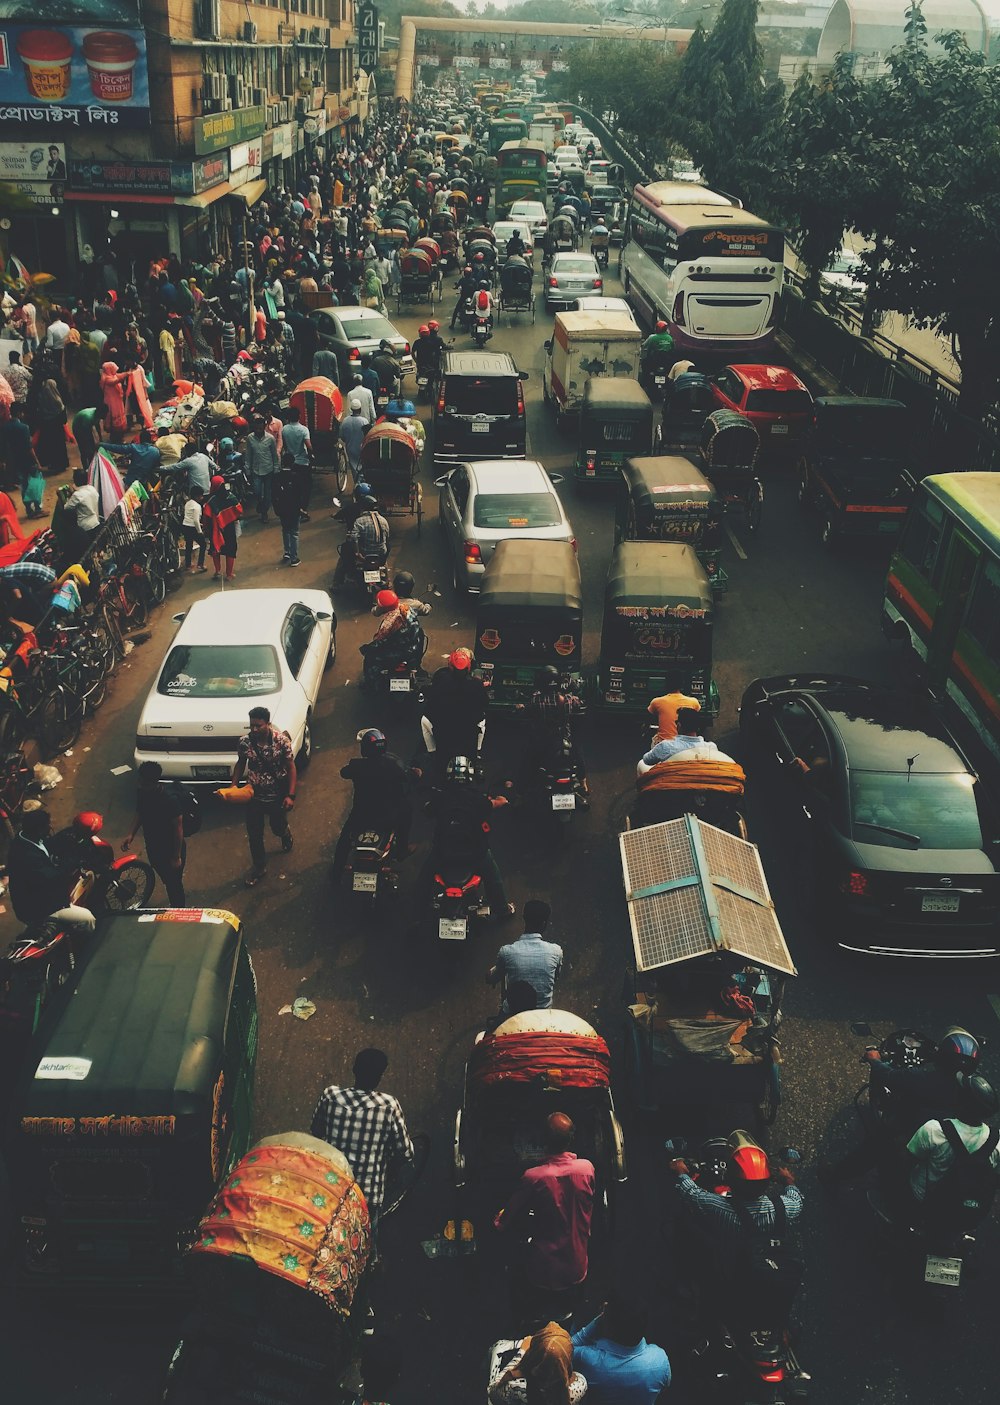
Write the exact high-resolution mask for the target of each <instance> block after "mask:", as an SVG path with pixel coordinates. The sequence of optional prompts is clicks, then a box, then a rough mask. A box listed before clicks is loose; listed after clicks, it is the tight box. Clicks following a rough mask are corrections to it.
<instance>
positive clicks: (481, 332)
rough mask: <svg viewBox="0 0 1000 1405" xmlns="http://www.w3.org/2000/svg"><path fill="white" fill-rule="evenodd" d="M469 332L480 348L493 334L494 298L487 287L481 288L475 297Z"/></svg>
mask: <svg viewBox="0 0 1000 1405" xmlns="http://www.w3.org/2000/svg"><path fill="white" fill-rule="evenodd" d="M469 332H470V334H471V336H472V340H473V341H474V342H475V344H476V346H477V347H478V348H479V349H480V350H482V348H483V347H484V346H485V345H486V343H487V342H488V341H489V340H490V338H491V337H492V335H493V298H492V296H491V294H490V293H489V292H488V291H487V290H486V289H485V288H480V290H479V292H478V293H476V295H475V297H474V298H473V307H472V316H471V321H470V326H469Z"/></svg>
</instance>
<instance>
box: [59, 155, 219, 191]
mask: <svg viewBox="0 0 1000 1405" xmlns="http://www.w3.org/2000/svg"><path fill="white" fill-rule="evenodd" d="M228 176H229V155H228V152H221V153H220V154H219V155H217V156H207V157H203V158H202V159H201V160H197V161H92V160H90V159H89V158H88V159H85V160H84V159H79V158H74V157H70V160H69V185H70V189H71V190H78V191H84V192H88V193H90V194H94V195H132V194H135V195H164V196H168V195H200V194H201V193H202V192H203V191H205V190H211V188H212V187H213V186H215V185H221V184H222V182H223V181H224V180H226V179H227V178H228Z"/></svg>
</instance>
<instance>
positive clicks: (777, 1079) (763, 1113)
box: [757, 1063, 781, 1127]
mask: <svg viewBox="0 0 1000 1405" xmlns="http://www.w3.org/2000/svg"><path fill="white" fill-rule="evenodd" d="M780 1106H781V1068H780V1066H779V1065H778V1064H776V1063H772V1064H770V1065H769V1066H768V1069H767V1078H766V1081H765V1083H764V1092H763V1096H762V1097H761V1100H760V1102H759V1103H758V1104H757V1115H758V1116H759V1118H760V1120H761V1122H762V1123H763V1124H764V1126H765V1127H772V1126H773V1125H774V1119H775V1118H776V1117H777V1115H778V1108H779V1107H780Z"/></svg>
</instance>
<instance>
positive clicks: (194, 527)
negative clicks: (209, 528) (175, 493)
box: [181, 488, 208, 575]
mask: <svg viewBox="0 0 1000 1405" xmlns="http://www.w3.org/2000/svg"><path fill="white" fill-rule="evenodd" d="M204 509H205V494H204V493H203V492H202V491H201V489H200V488H189V489H188V496H187V501H186V502H185V504H184V519H183V521H182V522H181V532H182V533H183V535H184V567H185V569H186V570H188V571H190V573H191V575H204V573H205V572H206V571H207V570H208V567H207V566H206V565H205V552H206V551H207V550H208V538H207V537H206V536H205V533H204V531H203V530H202V527H203V524H204V520H205V519H204V517H203V515H202V514H203V513H204ZM195 547H197V548H198V564H197V566H195V565H193V564H192V563H193V561H194V549H195Z"/></svg>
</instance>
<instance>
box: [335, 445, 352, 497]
mask: <svg viewBox="0 0 1000 1405" xmlns="http://www.w3.org/2000/svg"><path fill="white" fill-rule="evenodd" d="M333 471H334V475H335V477H336V481H337V492H338V493H346V492H347V480H348V476H349V474H350V468H349V467H348V463H347V450H346V449H345V448H344V446H343V444H341V443H340V442H339V440H338V442H337V462H336V464H335V465H334V470H333Z"/></svg>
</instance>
